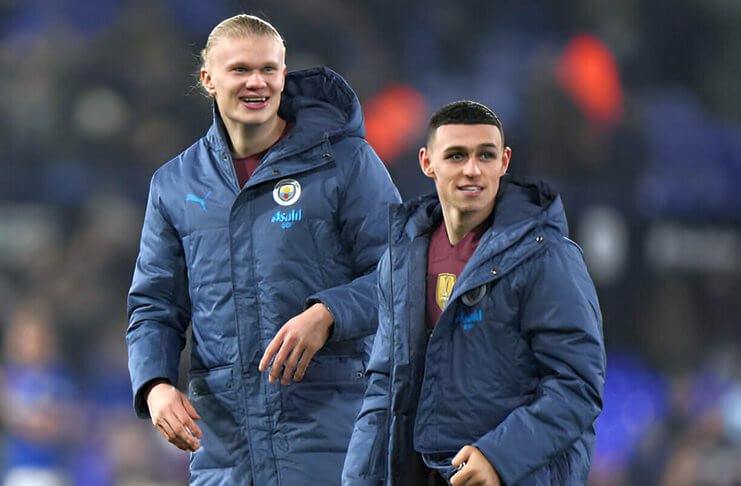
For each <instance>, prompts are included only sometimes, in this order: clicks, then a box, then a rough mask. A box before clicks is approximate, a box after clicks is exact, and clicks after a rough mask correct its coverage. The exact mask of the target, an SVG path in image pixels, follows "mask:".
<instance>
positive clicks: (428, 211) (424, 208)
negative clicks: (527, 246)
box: [390, 175, 568, 238]
mask: <svg viewBox="0 0 741 486" xmlns="http://www.w3.org/2000/svg"><path fill="white" fill-rule="evenodd" d="M390 211H391V231H392V235H393V236H394V237H395V238H396V237H399V236H401V233H403V234H405V235H406V236H407V237H409V238H414V237H416V236H419V235H421V234H424V233H427V232H430V231H433V230H434V229H435V228H437V227H438V226H439V225H440V223H441V222H442V217H443V216H442V208H441V206H440V200H439V199H438V197H437V194H435V193H432V194H428V195H425V196H421V197H419V198H417V199H413V200H411V201H407V202H404V203H402V204H399V205H395V206H393V207H392V208H391V209H390ZM491 218H492V221H491V227H492V229H493V230H494V231H495V232H499V231H503V230H505V228H509V227H512V226H516V225H518V223H524V222H526V221H539V222H542V223H544V224H547V225H549V226H552V227H554V228H556V229H557V231H558V232H559V233H560V234H562V235H564V236H567V235H568V224H567V222H566V215H565V213H564V208H563V204H562V202H561V197H560V196H559V195H558V194H557V193H556V192H555V190H554V189H553V188H552V187H551V186H550V185H549V184H548V183H546V182H544V181H541V180H538V179H535V178H531V177H523V176H510V175H506V176H504V177H503V178H502V180H501V184H500V186H499V192H498V194H497V201H496V204H495V206H494V212H493V213H492V216H491Z"/></svg>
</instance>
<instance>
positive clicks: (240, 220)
mask: <svg viewBox="0 0 741 486" xmlns="http://www.w3.org/2000/svg"><path fill="white" fill-rule="evenodd" d="M280 114H281V116H282V117H283V118H284V119H286V120H288V121H289V122H291V123H293V124H294V126H293V128H292V129H291V131H290V132H289V133H288V134H287V135H286V136H285V137H284V138H283V139H282V140H280V141H279V142H278V143H277V144H276V145H275V146H274V147H272V148H271V149H270V151H269V152H268V153H267V154H266V155H265V157H264V159H263V162H262V164H261V165H260V166H259V167H258V168H257V170H256V171H255V172H254V174H253V176H252V177H251V178H250V179H249V181H248V182H247V184H246V186H245V187H244V188H243V189H241V190H240V188H239V187H238V183H237V179H236V175H235V171H234V168H233V164H232V160H231V156H230V153H229V148H228V146H227V144H226V141H225V140H226V138H225V135H224V130H223V125H222V123H221V121H220V120H219V117H218V116H216V117H215V121H214V124H213V126H212V127H211V129H210V130H209V131H208V133H207V134H206V136H205V137H203V138H202V139H200V140H199V141H198V142H196V143H195V144H194V145H193V146H191V147H190V148H188V149H187V150H186V151H185V152H183V153H182V154H180V155H179V156H178V157H176V158H175V159H174V160H172V161H170V162H169V163H167V164H166V165H164V166H163V167H161V168H160V169H159V170H158V171H157V172H156V173H155V175H154V177H153V178H152V183H151V187H150V194H149V200H148V203H147V210H146V215H145V219H144V228H143V231H142V238H141V248H140V253H139V258H138V260H137V264H136V269H135V273H134V278H133V283H132V286H131V290H130V292H129V299H128V306H129V328H128V331H127V336H126V338H127V342H128V348H129V369H130V373H131V381H132V386H133V390H134V393H135V408H136V411H137V413H138V414H139V415H140V416H142V417H146V416H147V415H148V410H147V407H146V403H144V401H143V400H142V394H141V391H142V385H144V384H146V383H147V382H148V381H149V380H151V379H153V378H155V377H166V378H167V379H169V380H170V381H171V382H173V383H177V381H178V363H179V356H180V352H181V350H182V349H183V347H184V345H185V342H186V329H187V327H188V325H189V323H192V336H193V338H192V343H193V345H192V352H191V355H190V376H189V378H190V379H189V390H188V394H189V397H190V398H191V400H192V401H193V403H194V405H195V407H196V409H197V410H198V413H199V414H200V416H201V417H202V420H201V421H200V422H199V425H200V427H201V429H202V430H203V432H204V438H203V440H202V444H201V448H200V449H198V451H197V452H195V453H193V454H192V456H191V463H190V468H191V483H192V484H204V485H206V484H207V485H209V486H213V485H219V484H223V485H230V486H231V485H234V484H249V483H250V480H252V481H254V484H256V485H285V486H293V485H301V484H338V483H339V482H340V472H341V469H342V463H343V460H344V456H345V451H346V448H347V444H348V441H349V439H350V433H351V431H352V426H353V421H354V419H355V416H356V415H357V412H358V409H359V407H360V403H361V401H362V395H363V391H364V390H365V385H366V381H365V377H364V371H365V366H366V364H367V356H368V352H369V350H370V344H372V337H371V335H372V334H373V333H374V332H375V329H376V325H377V317H376V316H377V314H376V310H375V309H376V298H375V296H376V292H375V274H374V270H375V267H376V264H377V261H378V258H379V257H380V255H381V253H382V252H383V248H384V246H385V244H386V241H387V224H386V223H387V220H386V217H387V215H388V205H389V204H390V203H392V202H398V201H399V196H398V192H397V191H396V188H395V187H394V185H393V183H392V182H391V179H390V177H389V175H388V172H387V171H386V169H385V167H384V166H383V164H382V163H381V162H380V160H379V159H378V157H377V156H376V154H375V153H374V152H373V150H372V149H371V148H370V146H369V145H368V144H367V143H366V142H365V140H364V139H363V136H364V126H363V116H362V112H361V109H360V104H359V102H358V99H357V97H356V96H355V93H353V91H352V90H351V88H350V87H349V86H348V85H347V83H346V82H345V81H344V80H343V79H342V78H341V77H340V76H338V75H337V74H335V73H334V72H332V71H330V70H329V69H326V68H316V69H311V70H306V71H301V72H296V73H291V74H289V75H288V77H287V79H286V86H285V91H284V93H283V97H282V102H281V108H280ZM314 300H320V301H322V302H324V303H325V304H326V305H327V306H328V307H329V309H330V311H331V312H332V314H333V315H334V317H335V324H334V330H333V333H332V336H331V338H330V341H329V342H328V343H327V344H326V345H325V346H324V348H322V349H321V350H320V351H319V352H318V353H317V354H316V355H315V357H314V359H313V361H312V363H311V364H310V365H309V368H308V370H307V373H306V375H305V377H304V379H303V381H302V382H300V383H294V384H291V385H289V386H284V387H281V386H280V385H279V384H272V385H271V384H270V383H269V382H268V380H267V374H266V373H259V372H258V369H257V366H258V363H259V360H260V358H261V356H262V354H263V352H264V350H265V348H266V346H267V344H268V343H269V342H270V340H271V339H272V338H273V336H274V335H275V333H276V332H277V330H278V329H279V328H280V327H281V326H282V325H283V324H284V323H285V322H286V321H287V320H288V319H289V318H291V317H293V316H295V315H296V314H299V313H300V312H301V311H303V310H304V308H305V306H306V305H307V304H308V303H311V302H312V301H314Z"/></svg>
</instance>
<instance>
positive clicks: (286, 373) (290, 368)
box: [280, 346, 301, 385]
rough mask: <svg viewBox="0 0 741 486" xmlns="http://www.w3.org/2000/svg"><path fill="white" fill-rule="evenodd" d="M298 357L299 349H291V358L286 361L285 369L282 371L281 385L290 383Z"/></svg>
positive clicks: (299, 354)
mask: <svg viewBox="0 0 741 486" xmlns="http://www.w3.org/2000/svg"><path fill="white" fill-rule="evenodd" d="M300 357H301V349H300V348H299V347H298V346H296V347H295V348H293V351H291V356H290V357H289V358H288V361H286V365H285V368H284V369H283V378H281V380H280V382H281V384H283V385H288V384H290V383H291V378H292V377H293V373H294V371H295V369H296V363H298V360H299V358H300Z"/></svg>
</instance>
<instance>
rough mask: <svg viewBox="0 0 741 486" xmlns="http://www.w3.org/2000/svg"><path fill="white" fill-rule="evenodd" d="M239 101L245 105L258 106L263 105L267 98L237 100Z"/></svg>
mask: <svg viewBox="0 0 741 486" xmlns="http://www.w3.org/2000/svg"><path fill="white" fill-rule="evenodd" d="M239 100H240V101H243V102H245V103H248V104H251V105H259V104H260V103H265V102H266V101H268V99H267V98H265V97H263V98H239Z"/></svg>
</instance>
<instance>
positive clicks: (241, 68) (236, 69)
mask: <svg viewBox="0 0 741 486" xmlns="http://www.w3.org/2000/svg"><path fill="white" fill-rule="evenodd" d="M232 71H234V72H236V73H246V72H247V68H245V67H242V66H237V67H235V68H234V69H232Z"/></svg>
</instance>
